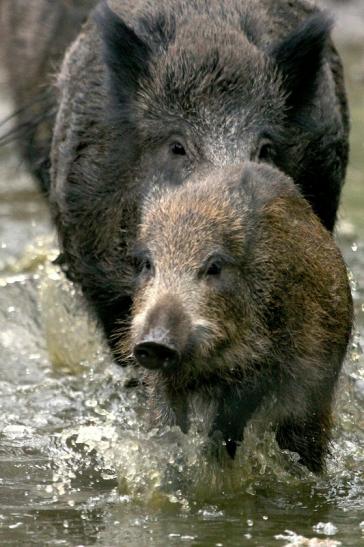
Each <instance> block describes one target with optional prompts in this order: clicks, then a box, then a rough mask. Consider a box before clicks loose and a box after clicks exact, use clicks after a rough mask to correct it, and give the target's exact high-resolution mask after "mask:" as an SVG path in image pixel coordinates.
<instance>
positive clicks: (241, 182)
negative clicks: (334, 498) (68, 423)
mask: <svg viewBox="0 0 364 547" xmlns="http://www.w3.org/2000/svg"><path fill="white" fill-rule="evenodd" d="M133 253H134V254H133V256H134V260H135V275H134V285H135V299H134V305H133V313H132V321H131V327H130V330H129V331H127V332H126V333H125V331H123V333H122V335H121V340H122V343H121V344H120V346H119V351H120V352H121V353H122V355H124V356H125V358H126V359H127V358H128V356H129V359H130V356H133V359H134V360H136V361H137V362H138V363H139V364H140V365H141V366H142V367H144V370H145V373H144V375H143V378H144V382H145V384H146V386H147V390H148V395H149V404H150V410H151V414H152V424H153V425H154V426H155V425H159V426H165V425H175V424H177V425H179V426H180V427H181V428H182V430H183V431H185V432H187V431H188V428H189V412H190V408H191V404H193V400H194V399H195V398H196V397H197V398H198V399H199V400H200V401H202V408H205V409H206V410H205V411H206V419H208V416H209V415H210V414H211V409H213V411H212V420H211V426H210V431H209V435H210V437H211V439H212V441H213V442H214V443H215V444H216V443H217V444H219V443H220V445H221V443H223V444H224V445H225V446H226V449H227V451H228V453H229V454H230V456H231V457H234V455H235V451H236V447H237V444H238V443H240V442H241V441H242V439H243V434H244V428H245V426H246V424H247V423H248V421H249V420H250V418H251V417H252V415H253V414H254V413H255V411H256V410H257V409H259V408H260V407H261V406H262V403H263V402H265V401H267V399H270V400H272V399H273V401H274V403H273V413H272V414H271V415H270V416H269V420H273V421H274V423H275V426H276V438H277V441H278V444H279V445H280V447H281V448H285V449H289V450H292V451H295V452H297V453H298V454H299V455H300V461H301V463H302V464H304V465H306V466H307V467H308V468H309V469H310V470H311V471H314V472H319V471H321V470H322V467H323V465H324V458H325V455H326V453H327V450H328V443H329V439H330V429H331V421H332V420H331V405H332V399H333V395H334V388H335V385H336V382H337V379H338V375H339V372H340V369H341V365H342V362H343V359H344V356H345V353H346V348H347V345H348V341H349V339H350V333H351V326H352V301H351V294H350V288H349V284H348V278H347V273H346V268H345V265H344V262H343V259H342V257H341V255H340V252H339V250H338V249H337V248H336V246H335V243H334V241H333V239H332V237H331V235H330V233H329V232H328V231H327V230H326V229H325V228H324V227H323V226H322V225H321V224H320V222H319V220H318V219H317V217H316V216H315V214H314V213H313V211H312V208H311V207H310V205H309V204H308V203H307V202H306V200H304V199H303V198H302V196H301V195H300V193H299V191H298V189H297V187H296V186H295V185H294V183H293V181H292V180H290V179H288V178H287V177H286V176H283V175H282V174H281V173H280V172H279V171H277V170H275V169H272V168H271V167H269V166H263V165H258V164H253V163H249V162H248V163H246V164H244V166H243V168H241V167H240V166H239V167H238V168H229V169H227V168H224V169H221V170H220V171H215V172H214V175H212V176H211V175H209V174H207V175H206V176H200V177H199V180H196V179H191V180H190V181H188V182H187V183H186V184H185V185H182V186H180V187H176V188H167V189H164V190H160V189H159V190H155V191H154V192H152V193H151V195H150V197H149V198H147V199H146V201H145V203H144V206H143V214H142V220H141V225H140V229H139V233H138V236H137V238H136V241H135V247H134V251H133ZM207 409H209V410H207ZM201 412H202V413H203V412H204V411H203V410H202V411H201Z"/></svg>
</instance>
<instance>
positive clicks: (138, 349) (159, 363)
mask: <svg viewBox="0 0 364 547" xmlns="http://www.w3.org/2000/svg"><path fill="white" fill-rule="evenodd" d="M134 357H135V358H136V360H137V361H138V363H139V364H140V365H142V366H143V367H145V368H149V369H162V370H165V371H168V372H169V371H172V370H173V369H174V368H175V367H176V366H177V365H178V364H179V362H180V354H179V352H178V351H177V350H176V349H175V348H172V347H170V346H166V345H164V344H158V343H157V342H142V343H141V344H137V345H136V346H135V348H134Z"/></svg>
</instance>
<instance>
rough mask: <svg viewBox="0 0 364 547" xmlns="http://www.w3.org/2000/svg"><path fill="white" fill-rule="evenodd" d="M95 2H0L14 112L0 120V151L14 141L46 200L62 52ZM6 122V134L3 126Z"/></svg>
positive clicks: (1, 46) (1, 53)
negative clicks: (55, 83) (56, 87)
mask: <svg viewBox="0 0 364 547" xmlns="http://www.w3.org/2000/svg"><path fill="white" fill-rule="evenodd" d="M96 3H97V0H56V1H54V0H0V58H1V62H2V64H3V65H4V66H5V68H6V71H7V75H8V84H9V88H10V91H11V93H12V95H13V99H14V103H15V108H16V111H15V112H14V114H13V115H12V116H11V117H10V118H9V119H7V120H0V129H1V137H0V146H1V145H4V144H6V143H8V142H9V141H17V142H18V144H19V147H20V152H21V155H22V157H23V159H24V160H25V162H26V164H27V166H28V168H29V169H30V171H31V173H32V174H33V175H34V176H35V177H36V179H37V180H38V182H39V185H40V188H41V190H42V191H43V192H44V193H45V194H47V193H48V191H49V184H50V173H49V167H50V158H49V156H50V148H51V141H52V133H53V126H54V121H55V117H56V112H57V100H56V93H55V89H54V80H55V74H56V73H57V72H58V71H59V68H60V65H61V62H62V59H63V56H64V52H65V50H66V48H67V47H68V45H69V44H70V43H71V42H72V41H73V40H74V39H75V38H76V36H77V34H78V33H79V31H80V28H81V25H82V23H83V22H84V21H85V20H86V18H87V16H88V14H89V12H90V10H91V9H92V8H93V7H94V6H95V5H96ZM10 122H11V128H10V129H8V126H9V125H10Z"/></svg>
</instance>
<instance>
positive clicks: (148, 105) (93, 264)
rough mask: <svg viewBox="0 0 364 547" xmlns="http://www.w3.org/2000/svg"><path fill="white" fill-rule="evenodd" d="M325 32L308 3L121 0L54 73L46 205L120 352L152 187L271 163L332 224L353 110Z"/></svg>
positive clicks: (100, 14) (324, 21)
mask: <svg viewBox="0 0 364 547" xmlns="http://www.w3.org/2000/svg"><path fill="white" fill-rule="evenodd" d="M330 28H331V22H330V20H329V19H328V18H327V16H325V15H323V14H322V13H321V12H320V11H319V10H318V9H317V8H316V7H314V6H313V5H312V4H311V2H308V1H306V0H297V1H295V2H292V1H288V0H256V1H255V2H254V3H251V2H250V1H248V0H231V1H229V2H225V1H223V0H209V1H207V0H168V1H166V2H148V1H147V0H140V1H138V2H131V1H127V0H113V1H110V2H109V6H108V5H107V4H106V3H102V5H100V6H99V7H98V8H97V10H96V12H95V14H93V15H92V16H91V17H90V19H89V21H88V23H87V24H86V25H85V26H84V28H83V30H82V32H81V33H80V35H79V37H78V39H77V40H76V41H75V42H74V43H73V44H72V46H71V47H70V49H69V50H68V52H67V54H66V56H65V60H64V63H63V66H62V69H61V71H60V74H59V77H58V90H59V97H58V115H57V120H56V124H55V129H54V138H53V145H52V156H51V160H52V161H51V164H52V168H51V169H52V170H51V175H52V177H51V178H52V186H51V203H52V208H53V212H54V218H55V221H56V224H57V227H58V232H59V237H60V244H61V248H62V253H63V260H64V262H65V265H66V267H67V269H68V272H69V275H70V276H71V277H72V278H73V279H74V280H76V281H78V282H79V283H81V285H82V288H83V290H84V293H85V295H86V297H87V298H88V300H89V301H90V302H91V303H92V305H93V306H94V308H95V309H96V311H97V314H98V316H99V318H100V319H101V322H102V324H103V326H104V328H105V332H106V334H107V336H108V338H109V340H110V343H111V345H114V344H116V345H117V343H118V341H117V336H116V337H115V336H114V334H115V328H116V327H117V325H118V323H119V322H120V321H124V320H125V318H126V316H127V313H128V310H129V309H130V305H131V299H132V294H133V283H132V260H131V258H130V256H129V254H130V253H129V250H130V248H131V247H132V246H133V242H134V240H135V237H136V227H137V225H138V222H139V216H140V206H141V204H142V202H143V199H144V196H145V195H146V194H147V193H148V192H149V191H150V189H151V188H153V187H166V186H178V185H181V184H185V183H186V182H187V181H188V180H189V179H190V178H191V177H192V176H193V177H194V180H196V177H197V178H198V174H199V173H202V172H206V170H207V171H209V172H210V174H211V176H213V172H214V171H215V170H220V169H221V168H224V167H225V168H226V169H228V168H230V167H231V166H232V165H235V166H238V165H240V164H241V163H242V162H244V161H246V160H254V161H255V162H262V163H270V164H273V165H275V166H276V167H277V168H278V169H279V170H281V171H282V172H284V173H286V174H288V175H290V177H291V178H292V179H293V180H294V182H295V184H296V185H297V187H298V188H299V189H300V190H301V192H302V194H303V195H304V196H305V197H306V198H307V199H308V201H309V202H310V203H311V205H312V207H313V209H314V211H315V212H316V214H317V215H318V216H319V218H320V219H321V221H322V223H323V224H324V225H325V226H326V227H327V228H328V229H329V230H332V228H333V226H334V222H335V217H336V211H337V207H338V203H339V197H340V191H341V186H342V183H343V180H344V175H345V168H346V163H347V152H348V113H347V106H346V99H345V91H344V86H343V77H342V69H341V64H340V60H339V58H338V55H337V53H336V50H335V49H334V47H333V45H332V43H331V40H330V36H329V35H330Z"/></svg>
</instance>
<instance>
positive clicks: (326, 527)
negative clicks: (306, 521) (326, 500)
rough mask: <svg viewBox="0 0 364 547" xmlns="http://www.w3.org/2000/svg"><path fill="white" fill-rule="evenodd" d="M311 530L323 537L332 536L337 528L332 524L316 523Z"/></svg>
mask: <svg viewBox="0 0 364 547" xmlns="http://www.w3.org/2000/svg"><path fill="white" fill-rule="evenodd" d="M312 530H313V531H314V532H317V533H318V534H324V535H325V536H334V535H335V534H336V532H337V527H336V526H335V525H334V524H333V523H332V522H318V523H317V524H315V526H312Z"/></svg>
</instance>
